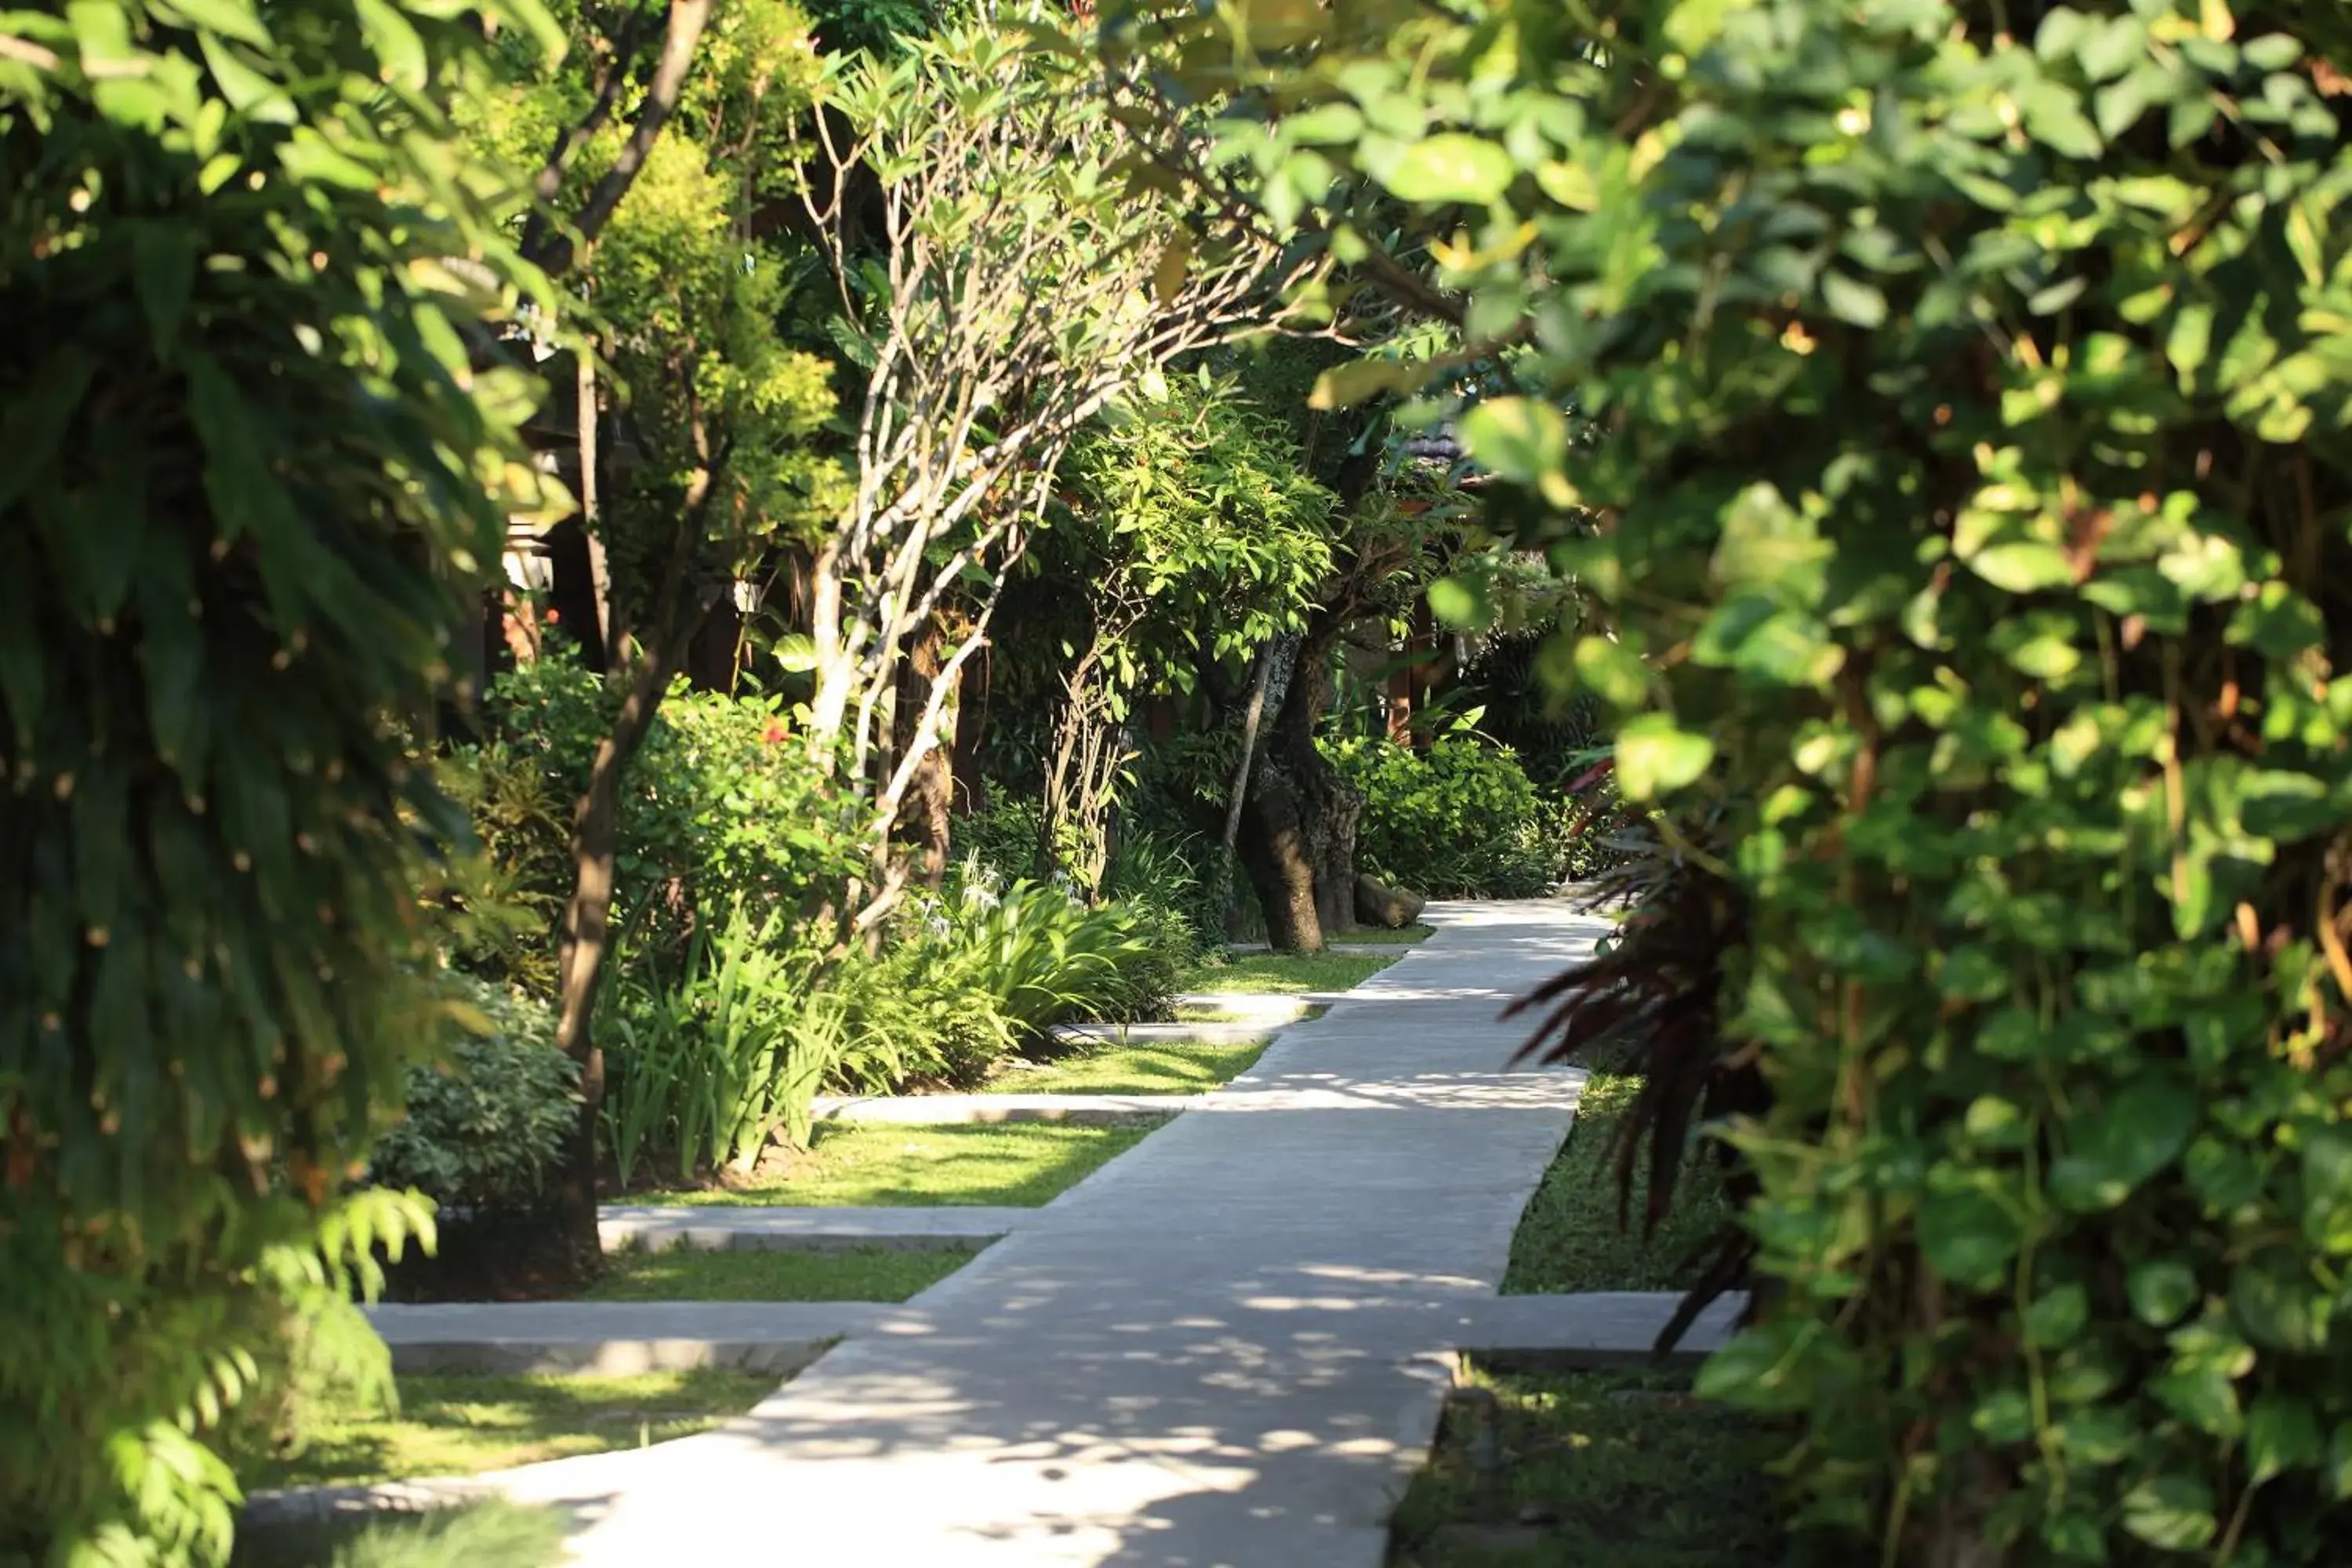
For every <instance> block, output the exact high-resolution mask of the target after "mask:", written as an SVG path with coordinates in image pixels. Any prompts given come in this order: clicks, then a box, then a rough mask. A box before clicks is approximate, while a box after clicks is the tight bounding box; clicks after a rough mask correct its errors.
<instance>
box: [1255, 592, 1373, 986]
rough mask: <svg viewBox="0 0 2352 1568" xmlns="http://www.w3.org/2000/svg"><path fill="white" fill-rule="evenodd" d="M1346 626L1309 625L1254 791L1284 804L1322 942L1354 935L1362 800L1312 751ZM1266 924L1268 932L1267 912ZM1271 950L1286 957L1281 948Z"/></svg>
mask: <svg viewBox="0 0 2352 1568" xmlns="http://www.w3.org/2000/svg"><path fill="white" fill-rule="evenodd" d="M1344 627H1345V622H1344V620H1343V618H1342V617H1341V616H1339V614H1336V613H1333V612H1330V611H1325V612H1320V613H1318V615H1317V616H1316V617H1315V619H1314V620H1313V622H1312V623H1310V625H1309V626H1308V628H1307V635H1306V637H1305V638H1304V640H1303V641H1302V642H1301V643H1300V644H1299V647H1298V657H1297V664H1296V665H1295V666H1294V667H1293V668H1292V670H1291V674H1290V684H1289V686H1288V688H1287V689H1286V690H1285V691H1284V692H1283V694H1282V706H1281V708H1280V709H1279V710H1277V711H1276V717H1275V722H1274V730H1273V733H1272V734H1270V735H1269V736H1267V738H1266V742H1265V757H1264V759H1263V763H1262V765H1261V767H1260V768H1259V770H1258V774H1259V779H1260V783H1259V784H1258V785H1257V786H1256V788H1255V789H1254V790H1253V791H1252V794H1253V795H1257V794H1259V793H1261V792H1270V793H1271V794H1272V795H1275V796H1278V797H1280V798H1281V799H1282V800H1284V801H1286V803H1287V805H1286V806H1285V807H1283V808H1281V809H1283V810H1284V811H1285V812H1286V815H1287V816H1288V817H1289V819H1290V822H1291V823H1292V824H1293V831H1294V832H1295V833H1296V835H1297V855H1298V857H1299V858H1301V859H1302V860H1304V862H1305V863H1306V867H1307V876H1308V879H1309V885H1310V887H1311V889H1312V900H1313V903H1314V907H1315V913H1316V925H1317V930H1318V933H1319V936H1320V938H1321V941H1322V942H1328V941H1329V940H1330V939H1331V938H1333V937H1335V936H1338V935H1339V934H1341V933H1343V932H1346V931H1353V930H1355V929H1356V825H1357V822H1358V820H1359V819H1360V817H1361V816H1362V814H1363V808H1364V800H1363V796H1362V795H1361V794H1360V793H1359V792H1358V791H1357V790H1356V789H1355V787H1354V786H1353V785H1351V784H1349V783H1348V781H1347V780H1346V779H1344V778H1342V777H1340V775H1339V769H1337V768H1335V767H1333V766H1332V765H1331V763H1329V762H1328V760H1326V759H1325V757H1324V755H1323V753H1322V752H1321V750H1320V749H1319V748H1318V747H1317V745H1316V744H1315V728H1316V725H1317V723H1318V721H1320V720H1321V719H1322V717H1323V714H1324V711H1325V710H1327V709H1328V708H1329V707H1330V705H1331V650H1332V649H1333V647H1336V646H1337V645H1338V642H1339V634H1340V632H1341V631H1342V630H1343V629H1344ZM1252 876H1253V879H1255V876H1256V873H1255V872H1253V873H1252ZM1261 896H1263V895H1261ZM1266 918H1267V922H1268V926H1269V929H1271V927H1272V924H1273V920H1274V917H1273V914H1272V913H1271V911H1269V912H1268V914H1267V917H1266ZM1275 945H1276V947H1277V948H1283V949H1284V950H1285V951H1291V950H1290V949H1286V948H1285V947H1284V944H1283V943H1282V942H1276V943H1275ZM1317 945H1318V946H1319V945H1320V942H1318V943H1317ZM1297 951H1308V952H1311V951H1313V949H1311V948H1300V949H1297Z"/></svg>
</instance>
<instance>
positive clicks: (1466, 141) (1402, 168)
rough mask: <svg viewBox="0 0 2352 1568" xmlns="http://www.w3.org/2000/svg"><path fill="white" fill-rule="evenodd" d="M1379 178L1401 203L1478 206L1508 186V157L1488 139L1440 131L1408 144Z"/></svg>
mask: <svg viewBox="0 0 2352 1568" xmlns="http://www.w3.org/2000/svg"><path fill="white" fill-rule="evenodd" d="M1379 179H1380V182H1381V184H1384V185H1386V186H1387V187H1388V188H1389V192H1390V194H1391V195H1394V196H1396V197H1397V198H1398V199H1399V200H1400V201H1408V202H1420V203H1425V204H1429V205H1437V204H1441V203H1446V202H1465V203H1469V204H1471V205H1479V206H1483V205H1487V204H1489V203H1492V202H1494V201H1496V200H1498V199H1499V198H1500V197H1501V196H1502V194H1503V192H1504V191H1505V190H1506V189H1507V188H1508V187H1509V185H1510V183H1511V159H1510V154H1509V153H1505V152H1504V151H1503V150H1502V149H1501V148H1500V147H1497V146H1496V145H1495V144H1494V143H1493V142H1487V141H1484V140H1481V139H1480V138H1478V137H1475V136H1467V135H1465V134H1463V133H1462V132H1458V131H1444V132H1439V133H1438V134H1436V135H1434V136H1431V137H1428V138H1425V139H1424V140H1423V141H1420V142H1414V143H1412V145H1411V146H1409V147H1407V148H1406V149H1405V150H1404V151H1403V152H1402V153H1400V154H1398V156H1397V157H1396V158H1395V159H1394V160H1393V161H1392V162H1391V163H1390V164H1389V165H1388V167H1387V169H1386V170H1385V171H1381V172H1380V173H1379Z"/></svg>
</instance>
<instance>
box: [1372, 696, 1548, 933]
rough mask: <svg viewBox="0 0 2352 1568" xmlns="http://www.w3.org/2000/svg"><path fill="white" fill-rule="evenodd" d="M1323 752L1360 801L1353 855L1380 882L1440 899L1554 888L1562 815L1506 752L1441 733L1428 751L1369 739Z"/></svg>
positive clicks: (1528, 894) (1520, 895) (1527, 894)
mask: <svg viewBox="0 0 2352 1568" xmlns="http://www.w3.org/2000/svg"><path fill="white" fill-rule="evenodd" d="M1327 749H1328V752H1329V755H1330V757H1331V760H1332V761H1333V762H1334V763H1338V764H1339V771H1340V773H1342V774H1343V775H1344V776H1345V777H1346V778H1347V780H1348V782H1349V784H1354V785H1355V786H1356V787H1357V788H1358V789H1360V790H1361V791H1362V792H1363V794H1364V814H1363V816H1362V818H1361V819H1360V821H1359V823H1358V824H1357V827H1356V858H1357V859H1358V860H1359V861H1360V863H1361V864H1362V865H1363V867H1364V868H1366V869H1367V870H1369V871H1370V872H1372V873H1373V874H1374V875H1376V876H1378V877H1379V878H1381V880H1383V881H1387V882H1391V883H1393V884H1395V885H1396V886H1398V887H1403V888H1412V889H1415V890H1417V891H1420V892H1423V893H1428V894H1432V895H1433V896H1436V897H1439V898H1458V897H1483V898H1497V899H1531V898H1537V897H1539V896H1541V895H1542V894H1544V893H1548V892H1549V891H1550V890H1551V889H1553V888H1554V887H1556V886H1557V885H1558V884H1559V879H1560V877H1561V875H1562V873H1563V870H1564V869H1565V856H1566V850H1567V847H1568V835H1567V832H1566V825H1565V823H1564V821H1563V818H1562V815H1561V813H1560V812H1559V810H1558V809H1557V808H1555V807H1553V806H1551V805H1547V804H1546V803H1545V801H1544V800H1543V798H1542V797H1541V796H1539V795H1538V794H1537V793H1536V789H1535V786H1534V785H1533V784H1530V783H1528V775H1527V773H1526V772H1525V771H1524V770H1523V769H1522V768H1520V766H1519V763H1518V759H1517V757H1516V756H1514V755H1513V754H1512V753H1511V752H1510V751H1509V750H1508V749H1507V748H1505V747H1502V746H1497V745H1495V744H1494V743H1492V742H1486V741H1482V740H1480V739H1478V738H1477V737H1475V736H1472V735H1444V736H1440V737H1439V738H1437V739H1436V740H1433V741H1432V742H1430V743H1429V747H1428V749H1427V750H1426V751H1414V750H1412V748H1410V747H1406V746H1400V745H1396V744H1394V743H1392V742H1388V741H1370V740H1347V741H1337V742H1330V743H1329V744H1328V748H1327Z"/></svg>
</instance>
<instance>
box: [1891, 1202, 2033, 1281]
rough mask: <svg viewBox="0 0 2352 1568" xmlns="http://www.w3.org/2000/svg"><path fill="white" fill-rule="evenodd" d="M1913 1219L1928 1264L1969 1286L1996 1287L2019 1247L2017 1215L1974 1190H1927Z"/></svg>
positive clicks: (2021, 1240) (2021, 1233)
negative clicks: (1915, 1218)
mask: <svg viewBox="0 0 2352 1568" xmlns="http://www.w3.org/2000/svg"><path fill="white" fill-rule="evenodd" d="M1916 1223H1917V1226H1918V1235H1919V1253H1920V1256H1921V1257H1923V1258H1926V1259H1927V1266H1928V1267H1929V1268H1933V1269H1934V1270H1935V1271H1936V1272H1937V1273H1938V1274H1940V1275H1942V1276H1943V1277H1944V1278H1945V1279H1948V1280H1950V1281H1952V1283H1954V1284H1956V1285H1959V1286H1962V1287H1965V1288H1967V1289H1978V1290H1984V1289H1994V1288H1995V1287H1997V1286H1998V1285H1999V1284H2000V1281H2001V1279H2002V1277H2003V1276H2004V1275H2005V1274H2006V1273H2007V1271H2008V1268H2009V1265H2010V1262H2011V1259H2013V1258H2016V1256H2017V1251H2018V1248H2019V1247H2021V1246H2023V1245H2024V1239H2025V1237H2024V1233H2023V1231H2022V1230H2021V1228H2020V1227H2019V1226H2018V1223H2017V1216H2016V1215H2012V1214H2011V1213H2010V1211H2009V1210H2008V1209H2007V1208H2005V1207H2003V1206H2002V1205H2000V1203H1999V1202H1998V1201H1996V1200H1995V1199H1993V1198H1992V1197H1990V1196H1989V1195H1988V1194H1985V1193H1983V1192H1980V1191H1979V1190H1977V1189H1974V1188H1962V1189H1959V1190H1957V1191H1953V1192H1948V1193H1930V1194H1928V1195H1927V1197H1926V1198H1925V1199H1924V1200H1923V1201H1922V1202H1921V1203H1920V1205H1919V1215H1918V1219H1917V1222H1916Z"/></svg>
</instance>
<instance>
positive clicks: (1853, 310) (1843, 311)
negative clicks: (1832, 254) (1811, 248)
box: [1821, 271, 1886, 328]
mask: <svg viewBox="0 0 2352 1568" xmlns="http://www.w3.org/2000/svg"><path fill="white" fill-rule="evenodd" d="M1821 289H1822V304H1823V305H1824V306H1826V307H1827V308H1828V310H1829V312H1830V314H1831V315H1832V316H1835V317H1836V318H1837V319H1838V320H1839V321H1851V322H1853V324H1854V325H1855V326H1857V327H1863V328H1875V327H1883V326H1885V324H1886V296H1885V293H1883V292H1882V291H1881V290H1880V289H1879V288H1878V286H1877V285H1876V284H1874V283H1865V282H1864V281H1862V280H1861V279H1858V278H1849V277H1847V276H1846V275H1845V274H1844V273H1843V272H1834V271H1832V272H1824V273H1822V283H1821Z"/></svg>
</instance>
